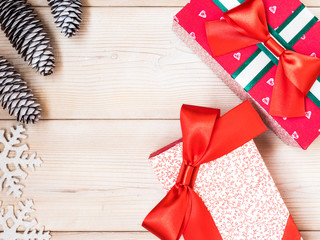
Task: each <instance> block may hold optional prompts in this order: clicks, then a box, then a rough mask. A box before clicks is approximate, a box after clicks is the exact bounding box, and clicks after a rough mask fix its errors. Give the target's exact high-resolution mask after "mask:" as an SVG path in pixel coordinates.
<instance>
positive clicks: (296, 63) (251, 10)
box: [206, 0, 320, 117]
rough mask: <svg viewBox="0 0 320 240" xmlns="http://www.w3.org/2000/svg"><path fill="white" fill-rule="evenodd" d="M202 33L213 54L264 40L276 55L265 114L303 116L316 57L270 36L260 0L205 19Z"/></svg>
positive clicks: (317, 67)
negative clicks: (277, 60) (271, 89)
mask: <svg viewBox="0 0 320 240" xmlns="http://www.w3.org/2000/svg"><path fill="white" fill-rule="evenodd" d="M206 32H207V38H208V42H209V45H210V48H211V50H212V53H213V55H214V56H220V55H224V54H227V53H230V52H233V51H236V50H239V49H242V48H245V47H248V46H252V45H254V44H258V43H261V42H262V43H264V44H265V46H266V47H267V48H268V49H269V50H270V51H271V52H272V53H273V54H274V55H276V56H277V57H279V64H278V68H277V72H276V77H275V85H274V88H273V93H272V99H271V104H270V112H269V113H270V114H271V115H273V116H279V117H299V116H304V115H305V98H306V95H307V94H308V92H309V91H310V89H311V87H312V85H313V84H314V82H315V81H316V79H317V77H318V76H319V75H320V59H318V58H314V57H311V56H305V55H302V54H299V53H296V52H294V51H290V50H286V49H284V48H283V47H282V46H281V45H279V43H278V42H276V41H275V40H274V39H273V38H272V36H271V35H270V33H269V30H268V24H267V18H266V12H265V8H264V4H263V2H262V0H247V1H246V2H244V3H242V4H240V5H239V6H237V7H235V8H233V9H231V10H229V11H227V12H225V13H224V20H218V21H212V22H207V23H206Z"/></svg>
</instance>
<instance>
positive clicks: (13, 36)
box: [0, 0, 55, 75]
mask: <svg viewBox="0 0 320 240" xmlns="http://www.w3.org/2000/svg"><path fill="white" fill-rule="evenodd" d="M0 25H1V29H2V30H3V31H4V32H5V34H6V36H7V37H8V39H9V41H10V42H11V44H12V46H13V47H14V48H15V49H16V50H17V51H18V53H19V54H21V56H22V57H23V58H24V60H25V61H27V62H28V64H29V65H31V67H32V68H35V69H36V71H39V72H40V73H41V74H42V75H49V74H51V73H52V72H53V68H54V67H55V65H54V55H53V53H52V47H51V45H50V40H49V39H48V38H47V34H46V33H45V32H44V30H43V25H42V24H41V22H40V20H39V19H38V16H37V15H36V14H35V13H34V10H33V8H31V5H30V4H27V3H26V0H0Z"/></svg>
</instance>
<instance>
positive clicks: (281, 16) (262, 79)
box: [173, 0, 320, 149]
mask: <svg viewBox="0 0 320 240" xmlns="http://www.w3.org/2000/svg"><path fill="white" fill-rule="evenodd" d="M243 2H244V1H243V0H193V1H191V2H190V3H189V4H187V5H186V6H185V7H184V8H183V9H182V10H181V11H180V12H179V13H178V14H177V15H176V16H175V17H174V23H173V30H174V31H175V32H176V33H177V34H178V36H179V37H180V38H181V39H182V40H183V41H184V42H186V43H187V45H188V46H189V47H190V48H192V50H193V51H194V52H196V53H197V54H198V55H199V56H200V58H201V59H202V60H203V61H204V62H205V63H206V64H208V65H209V67H210V68H211V69H212V70H214V72H215V73H216V74H217V75H218V76H219V77H220V78H221V79H222V80H223V81H224V82H225V83H226V84H227V85H228V86H229V87H230V88H231V89H232V90H233V91H234V92H235V93H236V94H237V95H239V96H240V98H241V99H243V100H245V99H249V100H250V101H251V102H252V103H254V104H255V106H256V107H257V109H258V110H259V112H260V113H261V116H262V118H263V119H264V121H265V122H266V123H267V125H268V126H269V127H270V128H271V129H272V130H273V131H274V132H275V133H276V134H277V135H278V136H279V137H280V138H281V139H282V140H283V141H284V142H286V143H287V144H289V145H293V146H299V145H300V146H301V147H302V148H303V149H306V148H308V146H309V145H310V144H311V143H312V142H313V141H314V140H315V139H316V138H317V136H318V135H319V133H320V132H319V131H320V109H319V108H320V100H319V99H320V80H319V79H317V80H316V81H315V83H314V84H313V86H312V88H311V89H310V91H309V93H308V95H307V97H306V100H305V116H303V117H295V118H286V117H272V116H271V115H269V114H268V112H269V110H270V102H271V99H272V91H273V88H274V84H275V76H276V70H277V59H276V58H274V57H273V55H272V54H270V51H269V50H268V49H266V47H264V45H263V44H257V45H254V46H250V47H246V48H243V49H239V50H236V51H234V52H231V53H228V54H225V55H222V56H219V57H213V55H212V50H211V48H210V46H209V43H208V39H207V34H206V29H205V24H206V23H207V22H210V21H214V20H220V19H223V16H224V12H226V11H228V10H230V9H233V8H234V7H236V6H238V5H240V4H241V3H243ZM263 4H264V7H265V12H266V17H267V22H268V25H269V30H270V32H271V34H272V36H273V37H274V38H275V39H276V40H277V41H278V40H279V42H281V44H282V45H283V46H285V47H286V49H292V50H294V51H296V52H297V53H300V54H304V55H308V56H313V57H316V56H320V44H319V41H318V39H319V38H320V25H319V22H318V19H317V18H316V17H315V16H314V15H313V14H312V13H311V12H310V11H309V10H308V9H307V8H306V7H305V6H304V5H303V4H302V3H301V2H300V1H298V0H281V1H279V0H263ZM221 34H224V33H223V32H222V33H221ZM235 41H237V39H235Z"/></svg>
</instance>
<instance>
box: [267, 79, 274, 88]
mask: <svg viewBox="0 0 320 240" xmlns="http://www.w3.org/2000/svg"><path fill="white" fill-rule="evenodd" d="M267 83H268V84H269V85H270V86H274V79H273V78H270V79H269V80H268V81H267Z"/></svg>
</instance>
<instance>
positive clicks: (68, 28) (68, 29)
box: [47, 0, 82, 37]
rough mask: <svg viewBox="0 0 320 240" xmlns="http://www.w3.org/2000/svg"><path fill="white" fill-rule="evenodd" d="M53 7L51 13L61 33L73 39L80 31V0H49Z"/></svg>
mask: <svg viewBox="0 0 320 240" xmlns="http://www.w3.org/2000/svg"><path fill="white" fill-rule="evenodd" d="M47 1H48V4H49V6H50V7H51V13H52V14H53V17H54V18H55V23H56V25H57V26H58V27H60V28H61V33H63V34H64V35H65V36H66V37H72V36H74V35H76V33H77V32H78V31H79V28H80V23H81V21H82V20H81V14H82V11H81V7H82V4H81V1H80V0H47Z"/></svg>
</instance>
